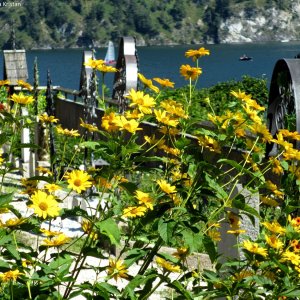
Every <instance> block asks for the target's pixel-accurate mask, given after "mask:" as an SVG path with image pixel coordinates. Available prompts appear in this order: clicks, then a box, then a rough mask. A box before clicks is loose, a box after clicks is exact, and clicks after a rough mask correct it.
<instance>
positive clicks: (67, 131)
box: [56, 126, 80, 137]
mask: <svg viewBox="0 0 300 300" xmlns="http://www.w3.org/2000/svg"><path fill="white" fill-rule="evenodd" d="M56 131H57V133H58V134H61V135H65V136H69V137H77V136H80V134H79V132H78V130H75V129H67V128H62V127H61V126H58V127H56Z"/></svg>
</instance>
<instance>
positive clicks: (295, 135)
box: [279, 129, 300, 141]
mask: <svg viewBox="0 0 300 300" xmlns="http://www.w3.org/2000/svg"><path fill="white" fill-rule="evenodd" d="M279 133H280V134H281V135H282V136H283V137H285V138H288V139H292V140H296V141H300V133H299V132H298V131H289V130H287V129H279Z"/></svg>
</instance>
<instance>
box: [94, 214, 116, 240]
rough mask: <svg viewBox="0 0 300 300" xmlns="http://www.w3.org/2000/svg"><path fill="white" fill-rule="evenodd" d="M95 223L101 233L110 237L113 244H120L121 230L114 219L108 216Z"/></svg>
mask: <svg viewBox="0 0 300 300" xmlns="http://www.w3.org/2000/svg"><path fill="white" fill-rule="evenodd" d="M95 225H96V227H97V228H98V229H99V230H100V232H101V233H103V234H104V235H106V236H107V237H108V238H109V239H110V241H111V243H112V244H113V245H120V239H121V232H120V229H119V227H118V225H117V223H116V222H115V221H114V219H112V218H109V219H106V220H104V221H100V222H97V223H96V224H95Z"/></svg>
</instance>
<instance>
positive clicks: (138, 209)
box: [123, 206, 147, 218]
mask: <svg viewBox="0 0 300 300" xmlns="http://www.w3.org/2000/svg"><path fill="white" fill-rule="evenodd" d="M146 211H147V207H146V206H129V207H127V208H124V210H123V217H124V218H136V217H142V216H144V215H145V213H146Z"/></svg>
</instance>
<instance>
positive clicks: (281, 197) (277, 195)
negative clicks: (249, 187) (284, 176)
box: [265, 180, 284, 199]
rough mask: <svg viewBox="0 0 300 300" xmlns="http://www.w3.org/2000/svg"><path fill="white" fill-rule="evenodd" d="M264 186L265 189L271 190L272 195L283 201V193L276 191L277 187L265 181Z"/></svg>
mask: <svg viewBox="0 0 300 300" xmlns="http://www.w3.org/2000/svg"><path fill="white" fill-rule="evenodd" d="M265 186H266V188H267V189H269V190H271V191H272V193H273V194H274V195H275V196H276V197H278V198H280V199H283V198H284V193H283V192H281V191H280V190H278V189H277V186H276V184H274V183H273V182H271V181H270V180H267V181H266V183H265Z"/></svg>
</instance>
